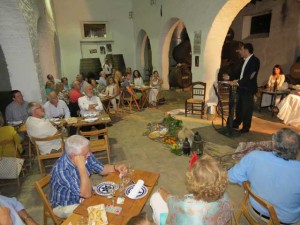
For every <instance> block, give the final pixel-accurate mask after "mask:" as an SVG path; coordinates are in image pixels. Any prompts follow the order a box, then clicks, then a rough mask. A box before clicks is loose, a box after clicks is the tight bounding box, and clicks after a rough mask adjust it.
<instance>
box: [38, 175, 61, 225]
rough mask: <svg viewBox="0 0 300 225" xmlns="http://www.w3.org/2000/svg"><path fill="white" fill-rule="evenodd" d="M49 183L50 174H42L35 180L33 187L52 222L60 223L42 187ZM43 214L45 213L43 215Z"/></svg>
mask: <svg viewBox="0 0 300 225" xmlns="http://www.w3.org/2000/svg"><path fill="white" fill-rule="evenodd" d="M49 183H50V175H46V176H44V177H43V178H42V179H40V180H38V181H36V182H35V188H36V190H37V192H38V194H39V196H40V198H41V200H42V202H43V204H44V211H45V212H47V213H48V215H49V216H50V217H51V219H52V220H53V222H54V224H61V222H62V219H61V218H58V217H57V216H56V215H55V214H54V213H53V209H52V206H51V204H50V202H49V199H48V197H47V194H46V193H45V192H44V188H45V187H46V186H47V185H48V184H49ZM44 216H45V215H44Z"/></svg>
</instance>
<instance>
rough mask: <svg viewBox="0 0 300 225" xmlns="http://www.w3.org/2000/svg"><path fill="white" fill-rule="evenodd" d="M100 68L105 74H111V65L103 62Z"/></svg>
mask: <svg viewBox="0 0 300 225" xmlns="http://www.w3.org/2000/svg"><path fill="white" fill-rule="evenodd" d="M102 69H103V71H104V72H105V74H106V75H109V74H111V65H108V64H103V66H102Z"/></svg>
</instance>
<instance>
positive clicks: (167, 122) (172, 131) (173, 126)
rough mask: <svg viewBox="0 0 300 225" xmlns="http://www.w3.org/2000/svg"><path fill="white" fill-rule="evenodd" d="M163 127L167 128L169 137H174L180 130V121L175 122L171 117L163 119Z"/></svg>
mask: <svg viewBox="0 0 300 225" xmlns="http://www.w3.org/2000/svg"><path fill="white" fill-rule="evenodd" d="M163 125H164V126H165V127H167V128H169V136H171V137H175V136H176V135H177V132H178V131H179V130H181V129H182V120H177V119H175V118H174V117H172V116H171V115H168V116H167V117H165V118H164V121H163Z"/></svg>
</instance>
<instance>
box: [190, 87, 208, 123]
mask: <svg viewBox="0 0 300 225" xmlns="http://www.w3.org/2000/svg"><path fill="white" fill-rule="evenodd" d="M205 94H206V83H204V82H194V83H192V96H191V98H189V99H187V100H185V116H187V114H188V113H191V114H194V112H200V116H201V118H202V117H203V115H204V108H205Z"/></svg>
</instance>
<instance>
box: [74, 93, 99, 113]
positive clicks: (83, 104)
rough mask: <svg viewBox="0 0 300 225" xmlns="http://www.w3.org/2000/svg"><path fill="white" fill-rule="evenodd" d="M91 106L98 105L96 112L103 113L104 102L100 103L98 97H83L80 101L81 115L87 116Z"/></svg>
mask: <svg viewBox="0 0 300 225" xmlns="http://www.w3.org/2000/svg"><path fill="white" fill-rule="evenodd" d="M91 104H96V105H97V106H96V110H97V111H98V112H101V111H102V110H103V105H102V102H101V101H100V98H99V97H97V96H92V97H88V96H86V95H85V96H82V97H80V98H79V99H78V105H79V108H80V114H81V115H85V114H87V113H90V111H89V105H91Z"/></svg>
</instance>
